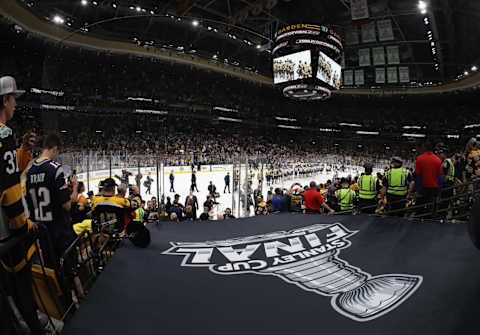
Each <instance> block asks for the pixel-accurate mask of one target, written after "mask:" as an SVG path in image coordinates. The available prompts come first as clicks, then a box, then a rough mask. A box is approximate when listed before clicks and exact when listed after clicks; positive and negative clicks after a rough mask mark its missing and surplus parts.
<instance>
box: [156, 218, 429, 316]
mask: <svg viewBox="0 0 480 335" xmlns="http://www.w3.org/2000/svg"><path fill="white" fill-rule="evenodd" d="M355 233H356V231H349V230H348V229H346V228H345V227H344V226H343V225H341V224H340V223H336V224H317V225H313V226H310V227H305V228H302V229H297V230H292V231H288V232H275V233H271V234H266V235H257V236H250V237H243V238H234V239H229V240H223V241H206V242H202V243H195V242H193V243H192V242H186V243H184V242H170V244H171V245H172V247H171V248H170V249H168V250H167V251H165V252H163V254H165V255H183V256H184V258H183V262H182V266H189V267H208V268H209V270H210V271H211V272H213V273H216V274H222V275H235V274H242V273H255V274H259V275H270V276H276V277H279V278H281V279H283V280H284V281H286V282H288V283H290V284H295V285H297V286H298V287H300V288H301V289H303V290H305V291H309V292H313V293H316V294H320V295H322V296H328V297H331V305H332V307H333V308H334V309H335V310H336V311H337V312H339V313H340V314H342V315H344V316H346V317H348V318H350V319H352V320H355V321H360V322H365V321H370V320H373V319H375V318H378V317H380V316H382V315H384V314H386V313H388V312H390V311H392V310H393V309H395V308H397V307H398V306H400V305H401V304H402V303H403V302H404V301H405V300H406V299H408V298H409V297H410V296H411V295H412V294H413V293H414V292H415V291H416V290H417V289H418V287H419V286H420V285H421V283H422V280H423V278H422V277H421V276H414V275H406V274H385V275H378V276H372V275H371V274H369V273H367V272H364V271H362V270H361V269H360V268H358V267H355V266H353V265H351V264H349V263H348V262H346V261H345V260H342V259H340V258H339V254H340V250H341V249H344V248H348V247H350V246H351V244H352V243H351V242H350V241H349V240H347V238H349V237H351V236H353V235H354V234H355Z"/></svg>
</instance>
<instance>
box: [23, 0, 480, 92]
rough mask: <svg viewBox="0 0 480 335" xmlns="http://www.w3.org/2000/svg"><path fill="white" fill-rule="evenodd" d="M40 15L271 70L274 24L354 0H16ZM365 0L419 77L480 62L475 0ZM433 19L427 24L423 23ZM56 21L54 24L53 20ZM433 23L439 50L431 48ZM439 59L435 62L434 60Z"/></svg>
mask: <svg viewBox="0 0 480 335" xmlns="http://www.w3.org/2000/svg"><path fill="white" fill-rule="evenodd" d="M16 1H19V2H20V3H22V4H23V5H24V6H25V7H26V8H28V9H29V10H30V11H31V12H33V13H34V14H35V15H37V16H38V17H40V18H42V19H45V20H50V21H54V20H55V19H56V18H57V19H58V18H61V19H62V20H63V21H62V22H57V23H61V24H62V25H65V26H66V28H67V29H71V30H72V31H74V30H77V29H78V30H81V31H82V32H83V33H85V34H94V35H101V36H104V37H109V38H115V39H122V40H130V41H132V43H138V44H147V45H152V46H157V47H164V48H171V49H175V50H178V51H181V52H185V53H195V54H197V55H200V56H203V57H212V58H215V59H218V60H224V61H225V63H229V64H232V65H235V66H242V67H244V68H249V69H254V70H256V71H259V72H261V73H264V74H267V75H269V76H271V71H272V70H271V55H270V52H269V51H270V46H271V41H272V39H273V38H274V34H275V31H276V30H277V29H278V28H279V27H282V26H284V25H287V24H293V23H295V24H296V23H315V24H323V25H328V26H331V27H333V28H334V29H335V30H337V31H338V32H339V33H340V35H342V36H345V32H346V30H348V29H349V27H351V25H352V21H351V12H350V0H328V1H319V0H257V1H254V0H135V1H132V0H104V1H102V0H72V1H63V0H42V1H39V0H37V1H35V0H16ZM425 2H426V3H427V10H426V11H425V12H424V13H421V11H420V9H419V0H402V1H398V0H368V4H369V10H370V16H371V18H373V19H381V18H389V19H391V21H392V25H393V29H394V35H395V41H394V42H390V43H385V42H383V43H380V42H378V43H370V44H368V45H366V46H367V47H374V46H375V45H377V44H378V45H388V44H392V43H393V44H396V45H399V47H400V58H401V63H402V64H403V65H408V66H409V67H410V72H411V78H412V80H416V81H418V82H422V83H423V82H428V81H432V82H447V81H450V80H452V79H456V78H458V77H459V76H465V74H466V73H468V74H471V73H472V72H475V71H476V66H477V65H478V66H479V67H480V44H479V43H478V42H477V37H478V36H479V34H480V20H479V17H480V2H479V1H478V0H425ZM425 18H427V19H428V25H426V24H425ZM52 24H54V23H53V22H52ZM428 31H431V32H432V34H433V40H434V41H435V42H436V46H437V50H438V51H437V52H436V53H435V54H432V46H431V40H429V37H428V34H427V32H428ZM363 47H365V44H361V45H353V46H347V47H346V48H345V65H346V68H352V69H354V68H355V65H358V49H359V48H363ZM436 64H438V65H436Z"/></svg>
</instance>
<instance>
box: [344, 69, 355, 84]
mask: <svg viewBox="0 0 480 335" xmlns="http://www.w3.org/2000/svg"><path fill="white" fill-rule="evenodd" d="M343 85H345V86H352V85H353V70H345V71H343Z"/></svg>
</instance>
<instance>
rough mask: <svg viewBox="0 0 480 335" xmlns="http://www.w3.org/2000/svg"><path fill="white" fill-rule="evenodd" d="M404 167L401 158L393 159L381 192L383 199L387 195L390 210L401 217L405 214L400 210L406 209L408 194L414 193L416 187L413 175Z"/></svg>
mask: <svg viewBox="0 0 480 335" xmlns="http://www.w3.org/2000/svg"><path fill="white" fill-rule="evenodd" d="M402 165H403V160H402V159H401V158H400V157H397V156H395V157H392V165H391V167H390V168H389V169H388V170H387V172H386V173H385V178H384V179H383V181H382V185H383V188H382V190H381V195H382V197H384V196H385V195H386V198H387V206H388V207H387V208H388V210H389V211H396V212H394V213H392V215H394V216H400V217H402V216H404V214H405V212H403V211H400V209H402V208H405V205H406V201H407V194H408V193H412V192H413V188H414V186H415V182H414V181H413V176H412V173H411V172H410V170H408V169H406V168H404V167H402Z"/></svg>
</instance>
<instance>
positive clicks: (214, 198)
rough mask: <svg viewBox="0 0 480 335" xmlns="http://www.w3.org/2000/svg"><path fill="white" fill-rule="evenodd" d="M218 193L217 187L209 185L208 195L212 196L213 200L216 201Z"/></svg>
mask: <svg viewBox="0 0 480 335" xmlns="http://www.w3.org/2000/svg"><path fill="white" fill-rule="evenodd" d="M216 192H217V187H216V186H215V185H213V183H212V182H210V185H208V193H209V194H210V195H211V196H212V198H213V200H214V201H216V200H217V198H216Z"/></svg>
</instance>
